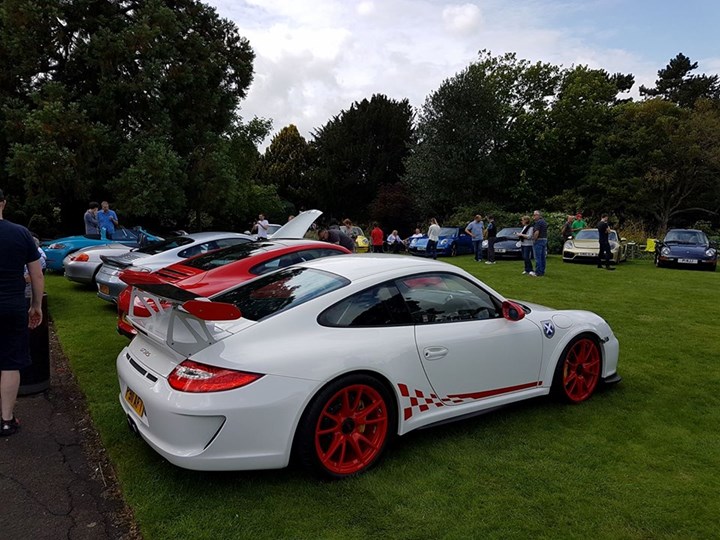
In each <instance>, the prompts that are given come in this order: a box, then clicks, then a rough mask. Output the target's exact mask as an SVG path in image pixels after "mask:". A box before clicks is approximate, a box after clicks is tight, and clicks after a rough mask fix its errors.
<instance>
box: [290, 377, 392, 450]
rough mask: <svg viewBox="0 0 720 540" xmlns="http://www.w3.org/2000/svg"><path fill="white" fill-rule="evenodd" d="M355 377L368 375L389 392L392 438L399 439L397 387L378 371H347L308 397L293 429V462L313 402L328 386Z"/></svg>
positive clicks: (329, 380)
mask: <svg viewBox="0 0 720 540" xmlns="http://www.w3.org/2000/svg"><path fill="white" fill-rule="evenodd" d="M353 375H366V376H369V377H372V378H374V379H376V380H377V381H378V382H379V383H380V384H381V385H382V386H383V388H385V390H386V391H387V393H388V395H389V396H390V398H391V399H392V403H391V405H392V406H393V407H394V410H395V426H394V427H393V429H392V431H391V436H392V437H397V436H398V432H399V430H400V413H401V411H400V408H399V407H400V398H399V396H398V390H397V388H396V387H395V385H393V384H392V382H390V379H388V377H387V376H385V375H383V374H382V373H379V372H378V371H373V370H371V369H356V370H352V371H346V372H343V373H340V374H338V375H336V376H335V377H333V378H332V379H328V380H327V381H325V382H324V383H323V384H321V385H319V386H318V387H317V388H316V389H315V391H314V392H313V393H312V395H311V396H310V397H308V399H307V400H305V404H304V405H303V408H302V412H301V413H300V414H299V415H298V417H297V418H298V419H297V422H296V423H295V428H294V429H293V436H292V443H291V452H290V455H291V460H292V459H293V456H295V454H296V450H297V442H298V432H299V431H300V426H301V425H302V423H303V421H304V420H305V418H306V417H307V414H308V411H309V410H310V407H311V406H312V404H313V402H314V401H315V398H316V397H317V396H318V395H319V394H320V393H321V392H322V391H323V390H324V389H325V388H327V387H328V386H330V385H331V384H333V383H335V382H336V381H338V380H340V379H343V378H345V377H350V376H353Z"/></svg>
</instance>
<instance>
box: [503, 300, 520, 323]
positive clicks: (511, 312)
mask: <svg viewBox="0 0 720 540" xmlns="http://www.w3.org/2000/svg"><path fill="white" fill-rule="evenodd" d="M502 314H503V317H504V318H505V319H507V320H508V321H519V320H521V319H523V318H525V310H524V309H523V307H522V306H521V305H520V304H518V303H517V302H513V301H511V300H505V301H504V302H503V303H502Z"/></svg>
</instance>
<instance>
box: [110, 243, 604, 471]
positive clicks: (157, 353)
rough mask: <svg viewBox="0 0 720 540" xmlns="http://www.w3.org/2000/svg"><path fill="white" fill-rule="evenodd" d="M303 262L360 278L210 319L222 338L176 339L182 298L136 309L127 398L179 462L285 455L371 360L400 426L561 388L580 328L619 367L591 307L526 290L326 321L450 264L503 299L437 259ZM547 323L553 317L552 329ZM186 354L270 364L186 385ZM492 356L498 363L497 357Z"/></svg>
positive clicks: (250, 463)
mask: <svg viewBox="0 0 720 540" xmlns="http://www.w3.org/2000/svg"><path fill="white" fill-rule="evenodd" d="M299 266H300V267H307V268H316V269H320V270H322V271H325V272H330V273H334V274H338V275H341V276H344V277H345V278H347V279H348V280H350V283H349V284H348V285H347V286H344V287H341V288H339V289H336V290H333V291H331V292H329V293H327V294H325V295H323V296H320V297H317V298H314V299H313V300H310V301H308V302H306V303H303V304H300V305H297V306H296V307H293V308H291V309H289V310H287V311H285V312H281V313H279V314H276V315H272V316H269V317H267V318H265V319H262V320H260V321H257V322H256V321H249V320H247V319H243V318H241V319H238V320H236V321H228V322H202V323H200V324H204V325H206V326H207V327H208V329H209V330H208V335H212V336H214V338H215V340H214V342H213V340H210V341H207V342H206V343H205V344H204V345H203V344H202V343H200V344H197V345H196V346H195V347H191V348H190V349H187V344H179V345H177V344H174V343H173V342H172V340H171V339H169V338H168V335H169V333H168V328H172V327H173V325H174V324H176V323H173V322H172V321H171V318H172V317H173V315H172V312H173V311H175V312H177V311H178V308H175V309H174V310H166V311H163V312H160V313H158V314H157V315H156V316H155V317H149V318H143V320H142V321H139V320H138V321H133V323H134V324H136V323H137V324H136V328H138V329H139V330H140V332H139V333H138V336H137V337H136V338H135V339H134V340H133V341H132V342H131V343H130V344H129V345H128V346H127V347H126V348H125V349H123V351H122V352H121V353H120V355H119V356H118V358H117V367H118V376H119V380H120V396H119V397H120V402H121V405H122V407H123V410H124V411H125V413H126V414H127V415H128V417H129V418H130V419H131V421H132V423H134V424H135V425H136V426H137V430H138V431H139V433H140V435H141V436H142V437H143V438H144V439H145V440H146V441H147V442H148V443H149V444H150V445H151V446H152V447H153V448H154V449H155V450H156V451H157V452H159V453H160V454H161V455H163V456H164V457H166V458H167V459H168V460H169V461H171V462H172V463H175V464H176V465H179V466H181V467H186V468H190V469H197V470H247V469H258V468H277V467H284V466H286V465H287V463H288V462H289V459H290V453H291V449H292V445H293V439H294V436H295V433H296V430H297V428H298V423H299V421H300V419H301V417H302V414H303V411H305V410H306V408H307V407H308V406H309V404H310V403H311V402H312V400H313V397H314V396H315V395H316V394H317V393H318V392H319V391H320V390H321V389H322V388H323V387H324V386H325V385H326V384H328V383H329V382H331V381H334V380H336V379H337V378H338V377H342V376H343V375H345V374H348V373H356V372H364V373H372V374H374V375H375V377H376V378H377V379H378V380H381V381H385V382H387V384H388V386H389V387H392V391H393V393H394V396H395V400H396V406H397V413H398V415H397V417H398V424H397V426H395V427H394V431H396V432H397V433H398V434H400V435H402V434H405V433H407V432H409V431H412V430H413V429H417V428H420V427H424V426H428V425H430V424H433V423H436V422H442V421H448V420H450V419H453V418H457V417H461V416H465V415H468V414H472V413H478V412H481V411H484V410H489V409H493V408H495V407H498V406H501V405H505V404H509V403H512V402H515V401H519V400H521V399H527V398H531V397H535V396H540V395H544V394H547V393H549V391H550V386H551V384H552V380H553V374H554V372H555V367H556V364H557V361H558V359H559V357H560V354H561V353H562V351H563V350H564V348H565V347H566V345H567V344H568V343H569V342H570V341H572V339H573V338H574V337H576V336H578V335H579V334H582V333H586V332H587V333H591V334H593V335H596V336H597V337H598V341H599V342H600V343H601V346H600V349H601V353H602V357H603V358H602V376H603V377H610V376H612V375H614V374H616V370H617V359H618V343H617V339H616V338H615V336H614V335H613V333H612V331H611V329H610V327H609V326H608V325H607V323H605V321H603V320H602V319H601V318H600V317H599V316H597V315H595V314H593V313H590V312H586V311H575V310H568V311H555V310H552V309H550V308H545V307H543V306H538V305H533V304H527V303H526V304H525V305H527V306H528V307H530V308H531V312H530V313H527V314H526V316H525V317H524V318H523V319H522V320H519V321H509V320H507V319H504V318H493V319H486V320H464V321H456V322H444V323H440V324H429V325H421V324H420V325H415V324H400V325H386V326H382V327H367V328H365V327H327V326H322V325H320V324H319V323H318V320H317V317H318V314H319V313H321V312H323V311H324V310H325V309H326V308H328V307H331V306H333V305H334V304H336V303H337V302H338V301H340V300H342V299H345V298H347V297H348V296H350V295H352V294H353V293H355V292H359V291H363V290H364V289H366V288H368V287H369V286H372V285H375V284H379V283H382V282H385V281H387V280H389V279H391V278H399V277H402V276H407V275H408V274H415V273H424V272H450V273H452V274H455V275H459V276H462V277H465V278H466V279H469V280H470V281H472V282H473V283H475V284H478V285H479V286H481V287H482V288H483V289H484V290H485V291H486V292H488V293H489V294H491V295H493V296H495V297H496V298H497V299H498V300H500V301H502V300H504V298H503V297H502V296H501V295H499V294H498V293H497V292H495V291H493V290H492V289H491V288H489V287H488V286H486V285H484V284H482V283H481V282H479V281H478V280H477V279H476V278H474V277H473V276H471V275H470V274H468V273H466V272H464V271H463V270H461V269H459V268H457V267H454V266H451V265H448V264H445V263H441V262H437V261H432V260H426V259H416V258H410V257H403V256H390V255H345V256H343V257H329V258H326V259H319V260H316V261H310V262H307V263H303V264H302V265H299ZM267 276H272V274H268V275H266V276H264V277H267ZM264 277H260V278H257V279H264ZM254 281H255V280H252V281H250V282H246V283H245V284H243V285H240V287H244V286H247V285H248V284H251V283H253V282H254ZM221 294H223V293H221ZM182 317H191V316H190V315H189V314H186V315H183V316H182ZM182 317H180V318H182ZM131 318H132V317H131ZM176 318H177V316H176ZM153 319H154V320H153ZM178 324H179V323H178ZM143 325H145V326H144V327H143ZM544 328H546V329H547V328H552V335H548V334H549V330H548V332H545V331H544V330H543V329H544ZM143 332H145V333H147V335H146V334H145V333H143ZM186 337H188V336H186ZM473 337H475V338H477V339H473ZM208 343H211V344H209V345H208ZM438 348H445V349H447V354H439V352H438V351H439V349H438ZM186 349H187V350H190V351H191V354H190V355H186V354H185V352H186ZM426 352H427V353H429V356H430V358H429V357H427V356H426V354H425V353H426ZM440 352H442V351H440ZM187 357H189V359H190V360H193V361H195V362H199V363H202V364H208V365H212V366H217V367H220V368H227V369H234V370H240V371H246V372H252V373H260V374H263V375H264V376H263V377H261V378H260V379H258V380H257V381H254V382H252V383H250V384H249V385H247V386H244V387H241V388H237V389H234V390H228V391H222V392H213V393H200V394H193V393H186V392H179V391H176V390H173V389H172V388H171V387H170V385H169V383H168V381H167V377H168V376H169V375H170V373H171V372H172V370H173V369H174V368H175V367H176V366H177V365H178V364H179V363H180V362H182V361H183V360H185V358H187ZM492 359H500V362H499V363H498V364H496V365H493V364H492V362H491V361H492ZM143 372H144V373H143ZM148 374H150V375H152V377H154V378H155V380H150V378H148ZM128 387H129V388H130V389H131V390H132V391H133V392H134V393H136V394H137V395H138V396H139V397H140V398H141V399H142V401H143V403H144V406H145V413H144V414H143V416H139V415H138V414H137V413H136V412H135V410H133V408H132V407H130V405H129V404H128V402H127V401H126V400H125V398H124V395H125V392H126V389H127V388H128ZM249 434H251V436H249Z"/></svg>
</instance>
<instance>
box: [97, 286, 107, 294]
mask: <svg viewBox="0 0 720 540" xmlns="http://www.w3.org/2000/svg"><path fill="white" fill-rule="evenodd" d="M99 287H100V292H101V293H103V294H110V287H108V286H107V285H100V286H99Z"/></svg>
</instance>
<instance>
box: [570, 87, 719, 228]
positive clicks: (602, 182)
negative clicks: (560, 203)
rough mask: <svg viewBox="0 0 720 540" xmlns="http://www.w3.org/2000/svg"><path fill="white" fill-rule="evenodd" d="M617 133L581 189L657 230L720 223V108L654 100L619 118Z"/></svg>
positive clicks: (620, 112)
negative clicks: (705, 221)
mask: <svg viewBox="0 0 720 540" xmlns="http://www.w3.org/2000/svg"><path fill="white" fill-rule="evenodd" d="M615 117H616V118H615V123H614V127H613V130H612V132H611V133H609V134H607V135H606V136H604V137H602V138H601V139H600V140H599V141H598V145H597V148H596V151H595V153H594V156H593V159H592V162H593V163H592V170H591V172H590V174H589V175H588V179H587V182H586V183H585V184H584V185H583V186H581V188H580V190H581V191H582V192H583V195H584V196H585V197H587V198H590V197H592V198H593V200H595V201H597V202H596V204H599V205H602V208H603V209H604V210H607V211H612V212H614V213H616V214H618V215H620V216H625V217H631V216H634V217H637V218H640V219H642V220H644V221H646V222H647V224H648V225H649V227H650V228H651V229H657V230H660V231H664V230H666V229H667V228H668V227H669V226H673V225H690V224H692V223H694V221H696V220H698V219H708V218H709V219H712V220H717V218H718V215H719V214H718V212H719V211H720V198H719V195H720V142H718V141H720V107H718V104H717V103H716V102H712V101H708V100H700V101H698V102H697V104H696V107H695V108H694V109H687V108H683V107H680V106H678V105H676V104H674V103H671V102H669V101H665V100H661V99H657V98H656V99H651V100H647V101H644V102H640V103H628V104H625V105H622V106H621V107H618V108H617V110H616V111H615Z"/></svg>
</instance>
